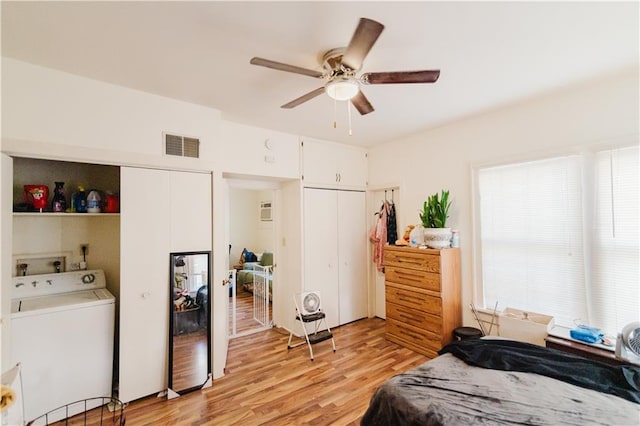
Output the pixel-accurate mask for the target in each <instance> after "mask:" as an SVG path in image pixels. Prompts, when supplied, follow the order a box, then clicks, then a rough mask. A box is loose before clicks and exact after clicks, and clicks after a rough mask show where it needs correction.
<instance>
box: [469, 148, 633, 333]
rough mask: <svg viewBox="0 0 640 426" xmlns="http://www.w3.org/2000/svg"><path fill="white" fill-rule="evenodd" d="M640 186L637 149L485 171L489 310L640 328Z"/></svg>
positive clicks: (481, 174)
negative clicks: (630, 324) (637, 322)
mask: <svg viewBox="0 0 640 426" xmlns="http://www.w3.org/2000/svg"><path fill="white" fill-rule="evenodd" d="M638 179H639V176H638V148H637V147H631V148H624V149H617V150H613V151H610V150H607V151H602V152H598V153H596V154H595V155H587V156H581V155H568V156H563V157H557V158H552V159H545V160H540V161H532V162H526V163H518V164H512V165H507V166H500V167H490V168H483V169H480V170H479V171H478V185H479V186H478V188H479V200H480V203H479V217H480V241H481V244H480V246H481V253H480V258H481V268H482V269H481V272H482V274H481V277H482V289H481V291H482V294H483V299H484V300H483V302H484V305H485V307H493V305H494V304H495V302H496V301H498V302H499V306H501V307H502V308H505V307H507V306H509V307H514V308H519V309H524V310H529V311H534V312H539V313H544V314H548V315H553V316H554V317H555V322H556V323H557V324H560V325H565V326H573V325H574V320H578V321H581V322H582V323H588V324H590V325H593V326H597V327H601V328H603V329H604V330H609V332H610V333H615V332H616V331H618V330H620V329H621V328H622V326H624V325H625V324H626V323H628V322H630V321H632V320H637V319H638V316H639V313H638V311H639V309H640V308H639V307H640V290H639V281H638V275H639V271H638V256H639V252H638V240H639V235H638V208H639V207H638V202H639V199H638V192H639V188H638ZM592 183H593V184H592Z"/></svg>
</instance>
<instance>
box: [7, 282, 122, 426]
mask: <svg viewBox="0 0 640 426" xmlns="http://www.w3.org/2000/svg"><path fill="white" fill-rule="evenodd" d="M12 284H13V286H12V297H11V358H12V362H13V363H18V362H20V363H21V364H22V389H23V391H22V396H23V401H24V418H25V420H26V421H30V420H33V419H35V418H37V417H39V416H41V415H43V414H45V413H47V412H49V411H51V410H53V409H55V408H58V407H60V406H62V405H66V404H70V403H73V402H75V401H79V400H83V399H87V398H94V397H103V396H104V397H110V396H111V394H112V371H113V344H114V325H115V297H114V296H113V295H112V294H111V293H110V292H109V291H108V290H107V289H106V280H105V275H104V272H103V271H101V270H92V271H74V272H63V273H57V274H46V275H27V276H22V277H14V278H13V279H12ZM96 404H99V403H97V402H94V405H93V406H88V407H87V408H94V407H95V406H96ZM72 410H73V411H70V412H69V413H68V415H73V414H77V413H78V412H81V411H84V406H83V405H82V404H79V405H77V406H75V407H73V409H72ZM66 415H67V413H65V412H64V411H62V412H60V413H56V414H54V415H53V416H49V419H48V420H49V422H52V421H57V420H60V419H63V418H65V416H66Z"/></svg>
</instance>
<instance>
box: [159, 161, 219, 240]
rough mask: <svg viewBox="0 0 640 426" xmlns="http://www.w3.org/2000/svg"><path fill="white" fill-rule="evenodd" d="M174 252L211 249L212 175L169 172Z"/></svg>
mask: <svg viewBox="0 0 640 426" xmlns="http://www.w3.org/2000/svg"><path fill="white" fill-rule="evenodd" d="M168 196H170V197H171V203H170V204H171V207H170V209H171V218H170V221H171V251H172V252H178V251H208V250H211V223H212V218H211V174H210V173H186V172H176V171H172V172H170V179H169V195H168Z"/></svg>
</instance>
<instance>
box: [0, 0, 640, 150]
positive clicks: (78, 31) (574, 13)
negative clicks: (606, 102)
mask: <svg viewBox="0 0 640 426" xmlns="http://www.w3.org/2000/svg"><path fill="white" fill-rule="evenodd" d="M363 16H364V17H368V18H371V19H374V20H377V21H379V22H381V23H383V24H384V25H385V27H386V28H385V30H384V31H383V33H382V35H381V36H380V38H379V39H378V42H377V43H376V44H375V45H374V46H373V49H372V50H371V52H370V53H369V56H368V57H367V58H366V60H365V63H364V66H363V68H362V70H361V72H375V71H399V70H418V69H434V68H435V69H440V70H441V75H440V79H439V80H438V81H437V82H436V83H435V84H421V85H413V84H412V85H384V86H382V85H378V86H366V87H364V89H363V91H364V92H365V94H366V96H367V97H368V98H369V100H370V102H371V103H372V105H373V106H374V108H375V112H373V113H371V114H369V115H367V116H364V117H361V116H359V114H358V113H357V112H356V111H355V109H354V110H353V114H352V118H353V136H348V134H347V120H346V118H347V109H346V106H345V104H344V103H339V104H338V112H337V119H338V128H337V129H334V128H333V126H332V123H333V119H334V105H333V101H331V100H330V99H329V98H328V96H326V95H321V96H320V97H317V98H315V99H313V100H311V101H309V102H307V103H305V104H302V105H300V106H298V107H296V108H294V109H291V110H286V109H281V108H280V105H282V104H284V103H286V102H288V101H291V100H293V99H295V98H297V97H298V96H301V95H302V94H304V93H307V92H309V91H311V90H313V89H316V88H318V87H320V86H322V81H321V80H317V79H314V78H311V77H307V76H303V75H296V74H291V73H286V72H282V71H275V70H271V69H268V68H264V67H258V66H254V65H250V64H249V60H250V58H251V57H253V56H260V57H263V58H267V59H271V60H275V61H279V62H285V63H288V64H293V65H298V66H301V67H305V68H311V69H317V70H321V69H322V68H321V65H320V60H321V59H320V58H321V56H322V54H323V53H324V52H325V51H327V50H329V49H332V48H335V47H341V46H346V45H347V44H348V42H349V40H350V39H351V35H352V34H353V31H354V30H355V28H356V25H357V23H358V19H359V18H360V17H363ZM638 32H639V24H638V2H635V1H633V2H624V3H612V2H602V3H599V2H598V3H597V2H586V3H582V2H580V3H578V2H544V3H543V2H348V3H347V2H267V1H262V2H102V3H100V2H42V3H39V2H38V3H36V2H8V1H2V55H3V56H7V57H12V58H15V59H19V60H22V61H25V62H30V63H34V64H39V65H43V66H46V67H50V68H55V69H59V70H63V71H67V72H70V73H73V74H78V75H82V76H86V77H90V78H93V79H97V80H102V81H106V82H110V83H114V84H118V85H122V86H126V87H130V88H134V89H138V90H141V91H145V92H149V93H154V94H158V95H162V96H166V97H170V98H175V99H180V100H183V101H187V102H192V103H196V104H201V105H206V106H210V107H213V108H217V109H219V110H221V111H222V114H223V117H224V118H226V119H228V120H230V121H237V122H241V123H245V124H251V125H256V126H260V127H265V128H271V129H275V130H280V131H284V132H288V133H293V134H300V135H304V136H310V137H316V138H321V139H329V140H335V141H340V142H345V143H350V144H354V145H362V146H371V145H374V144H376V143H380V142H384V141H388V140H394V139H398V138H400V137H403V136H407V135H409V134H413V133H417V132H420V131H424V130H426V129H429V128H432V127H436V126H441V125H443V124H446V123H449V122H451V121H454V120H457V119H461V118H464V117H467V116H469V115H474V114H478V113H482V112H483V111H487V110H489V109H493V108H498V107H502V106H505V105H509V104H512V103H517V102H520V101H522V100H524V99H527V98H530V97H533V96H537V95H540V94H545V93H548V92H549V91H553V90H557V89H559V88H562V87H566V86H569V85H571V84H575V83H578V82H581V81H584V80H587V79H592V78H597V77H603V78H604V77H605V76H607V75H610V74H611V73H613V72H616V71H618V70H621V69H624V68H630V67H633V66H637V64H638V56H639V47H638Z"/></svg>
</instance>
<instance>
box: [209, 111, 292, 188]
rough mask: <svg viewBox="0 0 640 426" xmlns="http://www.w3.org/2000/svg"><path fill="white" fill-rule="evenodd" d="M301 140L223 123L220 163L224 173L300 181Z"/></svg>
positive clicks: (218, 147)
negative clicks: (230, 172)
mask: <svg viewBox="0 0 640 426" xmlns="http://www.w3.org/2000/svg"><path fill="white" fill-rule="evenodd" d="M298 139H299V138H298V136H295V135H290V134H286V133H280V132H276V131H273V130H268V129H262V128H259V127H252V126H245V125H243V124H238V123H233V122H230V121H222V122H221V127H220V143H219V144H216V152H215V155H216V160H217V161H218V162H219V163H220V167H221V169H222V170H224V171H232V172H234V173H239V174H245V175H255V176H278V177H280V178H291V179H298V178H299V177H300V144H299V142H298Z"/></svg>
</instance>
